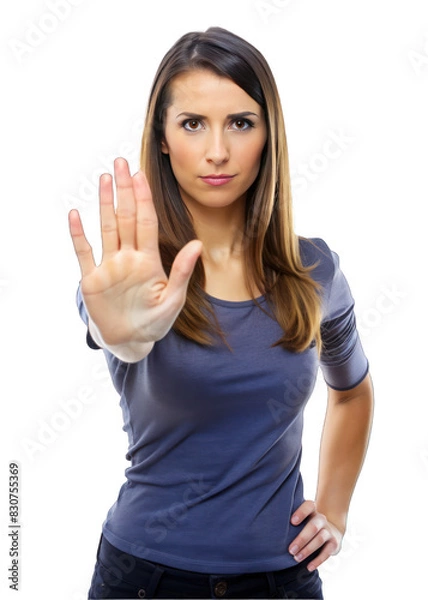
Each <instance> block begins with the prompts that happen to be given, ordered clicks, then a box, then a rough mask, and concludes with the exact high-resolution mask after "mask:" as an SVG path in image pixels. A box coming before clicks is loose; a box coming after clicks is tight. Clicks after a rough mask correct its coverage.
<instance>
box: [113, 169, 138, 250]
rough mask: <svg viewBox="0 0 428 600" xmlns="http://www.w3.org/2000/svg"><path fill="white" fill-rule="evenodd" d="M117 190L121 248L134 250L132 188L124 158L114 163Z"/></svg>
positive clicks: (134, 209) (134, 213) (134, 216)
mask: <svg viewBox="0 0 428 600" xmlns="http://www.w3.org/2000/svg"><path fill="white" fill-rule="evenodd" d="M114 176H115V179H116V189H117V210H116V219H117V227H118V233H119V243H120V247H121V248H135V243H136V240H135V218H136V206H135V198H134V188H133V185H132V178H131V174H130V172H129V165H128V162H127V161H126V160H125V159H124V158H117V159H116V160H115V161H114Z"/></svg>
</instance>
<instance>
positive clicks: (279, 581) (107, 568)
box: [88, 536, 323, 600]
mask: <svg viewBox="0 0 428 600" xmlns="http://www.w3.org/2000/svg"><path fill="white" fill-rule="evenodd" d="M311 559H313V556H311V557H309V558H307V559H306V560H305V561H304V562H302V563H300V564H298V565H295V566H293V567H289V568H287V569H282V570H279V571H260V572H254V573H236V574H222V573H211V574H209V573H198V572H194V571H187V570H182V569H175V568H172V567H169V566H167V565H163V564H159V563H154V562H151V561H147V560H144V559H141V558H138V557H136V556H133V555H132V554H128V553H126V552H123V551H121V550H119V549H118V548H116V547H115V546H113V545H112V544H110V543H109V542H108V541H107V540H106V539H105V537H104V536H101V539H100V543H99V547H98V552H97V561H96V565H95V570H94V574H93V577H92V582H91V588H90V591H89V596H88V598H89V599H91V600H92V599H94V600H95V599H98V598H117V599H119V598H301V599H304V598H312V599H322V598H323V595H322V583H321V579H320V577H319V573H318V571H313V572H309V571H308V570H307V568H306V565H307V564H308V563H309V562H310V560H311Z"/></svg>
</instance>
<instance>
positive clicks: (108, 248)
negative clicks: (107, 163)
mask: <svg viewBox="0 0 428 600" xmlns="http://www.w3.org/2000/svg"><path fill="white" fill-rule="evenodd" d="M100 220H101V239H102V245H103V258H104V257H106V256H108V255H109V254H112V253H113V252H117V250H118V249H119V236H118V231H117V222H116V215H115V212H114V194H113V178H112V176H111V175H109V174H108V173H104V174H103V175H101V177H100Z"/></svg>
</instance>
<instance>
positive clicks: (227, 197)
mask: <svg viewBox="0 0 428 600" xmlns="http://www.w3.org/2000/svg"><path fill="white" fill-rule="evenodd" d="M171 97H172V103H171V105H170V106H169V107H168V109H167V111H166V119H165V130H164V141H163V142H162V152H163V153H165V154H169V158H170V161H171V167H172V170H173V173H174V175H175V178H176V179H177V182H178V186H179V189H180V193H181V197H182V199H183V201H184V202H185V203H186V205H187V206H188V208H189V210H190V211H191V212H194V210H197V209H198V208H199V209H201V208H202V206H204V207H206V208H221V207H226V206H230V205H231V204H234V203H236V202H245V197H246V192H247V190H248V188H249V187H250V186H251V184H252V183H253V182H254V180H255V179H256V177H257V174H258V172H259V168H260V159H261V155H262V151H263V148H264V145H265V142H266V138H267V133H266V123H265V118H264V115H263V111H262V108H261V107H260V105H259V104H258V103H257V102H256V101H255V100H253V99H252V98H251V96H249V95H248V94H247V93H246V92H244V90H243V89H242V88H240V87H239V86H238V85H236V84H235V83H234V82H233V81H232V80H230V79H227V78H226V77H220V76H218V75H216V74H214V73H212V72H211V71H209V70H193V71H190V72H188V73H183V74H182V75H179V76H177V77H176V78H175V79H174V80H173V82H172V84H171ZM192 208H193V209H194V210H193V211H192Z"/></svg>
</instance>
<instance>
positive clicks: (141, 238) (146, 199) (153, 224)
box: [132, 171, 159, 253]
mask: <svg viewBox="0 0 428 600" xmlns="http://www.w3.org/2000/svg"><path fill="white" fill-rule="evenodd" d="M132 184H133V186H134V196H135V201H136V205H137V248H138V250H144V251H148V252H157V253H159V240H158V237H159V236H158V226H159V224H158V217H157V214H156V209H155V207H154V204H153V200H152V193H151V191H150V187H149V184H148V181H147V178H146V176H145V175H144V173H143V172H142V171H138V173H136V174H135V175H134V176H133V178H132Z"/></svg>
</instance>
